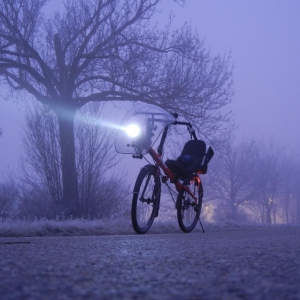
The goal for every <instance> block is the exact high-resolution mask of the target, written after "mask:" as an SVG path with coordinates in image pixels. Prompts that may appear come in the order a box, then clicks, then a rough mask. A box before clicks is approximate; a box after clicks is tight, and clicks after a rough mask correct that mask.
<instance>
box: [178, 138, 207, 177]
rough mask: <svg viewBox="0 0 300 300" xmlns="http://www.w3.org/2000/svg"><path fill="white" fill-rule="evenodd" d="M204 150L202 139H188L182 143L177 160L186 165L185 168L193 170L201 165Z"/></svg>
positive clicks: (204, 145)
mask: <svg viewBox="0 0 300 300" xmlns="http://www.w3.org/2000/svg"><path fill="white" fill-rule="evenodd" d="M205 152H206V144H205V142H204V141H200V140H190V141H188V142H187V143H186V144H185V145H184V147H183V150H182V152H181V155H180V156H179V157H178V160H179V161H181V162H183V163H184V164H185V165H186V168H187V170H189V171H193V172H194V171H196V170H197V169H198V168H199V167H200V166H201V163H202V160H203V157H204V156H205Z"/></svg>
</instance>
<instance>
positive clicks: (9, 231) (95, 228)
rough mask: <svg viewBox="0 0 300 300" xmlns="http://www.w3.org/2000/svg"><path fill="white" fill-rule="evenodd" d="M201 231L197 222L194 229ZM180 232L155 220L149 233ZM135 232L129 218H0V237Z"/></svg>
mask: <svg viewBox="0 0 300 300" xmlns="http://www.w3.org/2000/svg"><path fill="white" fill-rule="evenodd" d="M203 225H204V228H205V230H206V232H209V231H215V230H259V229H263V228H266V227H270V226H271V225H269V226H268V225H260V224H249V223H248V224H245V223H243V224H241V223H233V222H227V223H204V224H203ZM273 226H276V227H295V226H296V227H299V229H300V226H299V225H298V226H297V225H273ZM194 231H196V232H201V228H200V225H199V224H197V226H196V228H195V229H194ZM178 232H181V231H180V229H179V227H178V224H177V222H176V221H175V220H171V221H166V222H164V221H161V220H156V221H155V222H154V223H153V225H152V227H151V229H150V230H149V234H158V233H178ZM127 234H135V232H134V230H133V227H132V225H131V220H130V219H118V220H84V219H75V220H62V221H55V220H47V219H42V220H33V221H28V220H2V221H1V220H0V237H30V236H88V235H127Z"/></svg>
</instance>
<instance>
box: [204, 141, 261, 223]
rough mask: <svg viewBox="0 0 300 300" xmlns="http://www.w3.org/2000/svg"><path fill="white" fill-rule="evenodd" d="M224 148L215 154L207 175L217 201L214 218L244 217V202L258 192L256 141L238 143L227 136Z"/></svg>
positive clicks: (211, 193) (209, 191)
mask: <svg viewBox="0 0 300 300" xmlns="http://www.w3.org/2000/svg"><path fill="white" fill-rule="evenodd" d="M223 146H224V147H223V150H222V151H221V152H219V153H217V154H216V156H215V157H214V159H213V160H212V162H211V165H210V166H209V168H210V170H209V174H208V175H206V176H207V179H206V178H204V180H205V185H206V186H207V188H206V191H207V193H206V194H207V197H208V199H212V200H214V201H215V202H216V204H217V209H215V211H214V218H215V219H218V220H219V219H222V220H234V221H239V220H241V219H244V220H245V212H244V211H243V209H241V206H243V205H245V204H247V205H248V204H249V202H251V201H253V200H254V199H255V196H256V195H257V187H256V184H255V180H254V178H255V176H256V175H255V166H256V159H257V145H256V143H255V142H254V141H250V142H247V143H246V142H244V143H241V144H239V145H237V146H235V145H234V143H233V139H232V138H228V140H227V142H226V143H224V144H223Z"/></svg>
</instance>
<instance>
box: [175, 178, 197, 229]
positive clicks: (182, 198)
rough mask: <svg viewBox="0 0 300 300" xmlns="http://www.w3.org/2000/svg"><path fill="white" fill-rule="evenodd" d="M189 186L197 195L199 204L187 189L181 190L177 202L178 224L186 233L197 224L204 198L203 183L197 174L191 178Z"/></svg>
mask: <svg viewBox="0 0 300 300" xmlns="http://www.w3.org/2000/svg"><path fill="white" fill-rule="evenodd" d="M188 187H189V189H190V191H191V192H192V193H193V195H194V196H195V197H197V199H198V204H197V205H196V203H195V200H194V199H193V198H192V197H191V196H190V195H189V194H188V193H187V192H186V191H185V190H183V191H180V192H179V194H178V197H177V202H176V208H177V220H178V225H179V227H180V229H181V230H182V231H183V232H186V233H188V232H191V231H192V230H193V229H194V228H195V226H196V225H197V221H198V219H199V216H200V212H201V207H202V198H203V189H202V183H201V181H200V178H199V177H198V176H197V175H195V177H194V178H193V179H192V180H190V182H189V184H188Z"/></svg>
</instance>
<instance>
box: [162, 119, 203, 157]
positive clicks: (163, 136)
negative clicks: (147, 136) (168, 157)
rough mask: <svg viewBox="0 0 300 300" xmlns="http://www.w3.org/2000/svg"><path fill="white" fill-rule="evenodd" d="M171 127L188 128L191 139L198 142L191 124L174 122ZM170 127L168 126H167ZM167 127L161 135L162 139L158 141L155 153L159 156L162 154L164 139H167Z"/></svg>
mask: <svg viewBox="0 0 300 300" xmlns="http://www.w3.org/2000/svg"><path fill="white" fill-rule="evenodd" d="M171 125H186V126H187V128H188V131H189V133H190V135H191V137H193V139H194V140H198V138H197V136H196V132H195V129H194V128H193V126H192V124H191V123H188V122H179V121H177V120H176V121H175V122H174V123H172V124H171ZM169 126H170V125H169ZM169 126H167V127H166V128H165V129H164V131H163V134H162V137H161V140H160V144H159V146H158V148H157V152H158V153H159V154H162V151H163V145H164V142H165V139H166V137H167V133H168V129H169Z"/></svg>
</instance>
